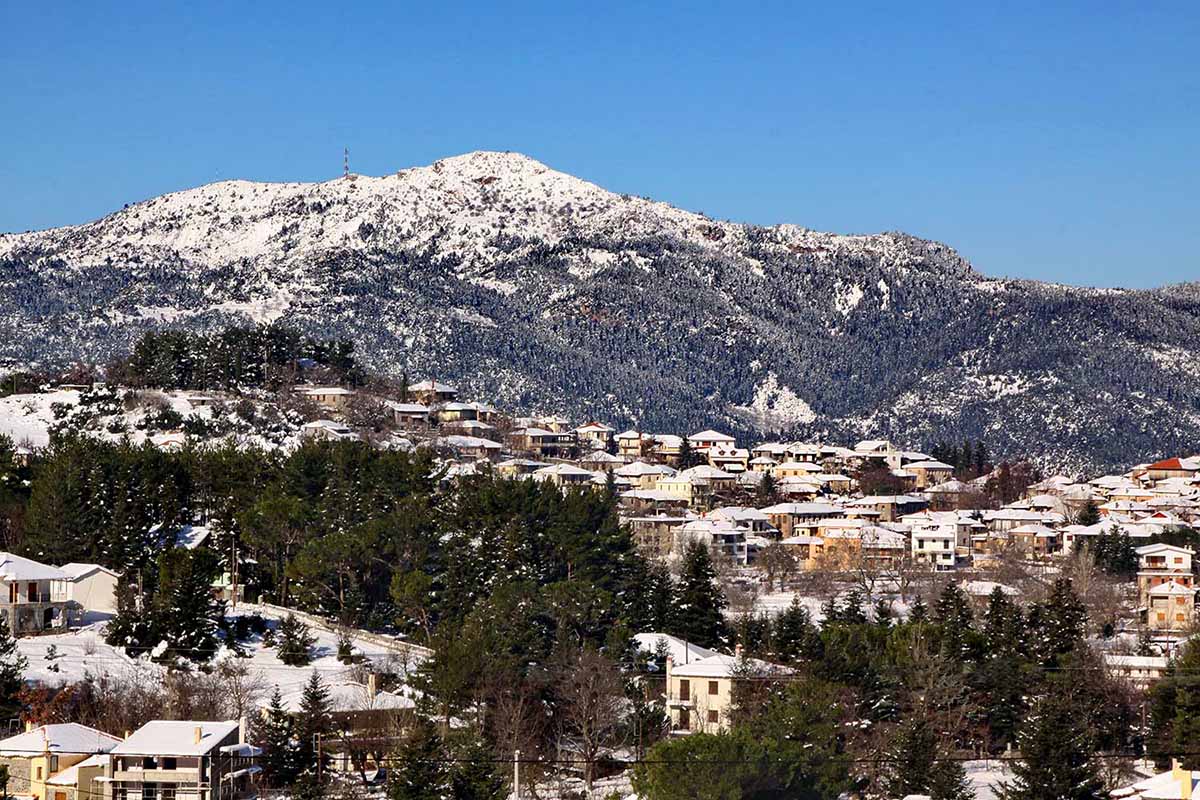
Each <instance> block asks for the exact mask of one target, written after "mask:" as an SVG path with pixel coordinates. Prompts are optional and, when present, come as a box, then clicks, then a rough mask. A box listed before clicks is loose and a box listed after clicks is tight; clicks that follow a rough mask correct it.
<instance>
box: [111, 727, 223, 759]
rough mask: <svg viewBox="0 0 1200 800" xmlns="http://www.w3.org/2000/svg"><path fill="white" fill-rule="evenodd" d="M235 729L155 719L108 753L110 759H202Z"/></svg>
mask: <svg viewBox="0 0 1200 800" xmlns="http://www.w3.org/2000/svg"><path fill="white" fill-rule="evenodd" d="M197 728H199V729H200V741H199V742H197V741H196V729H197ZM237 729H238V723H237V722H197V721H192V720H164V719H156V720H153V721H151V722H147V723H146V724H145V725H143V726H142V727H140V728H138V729H137V730H136V731H134V732H133V734H132V735H131V736H130V737H129V738H128V739H126V740H125V741H123V742H121V743H120V744H118V745H117V746H116V747H114V748H113V749H112V751H111V752H112V753H113V754H114V755H122V754H124V755H159V754H161V755H169V756H198V755H204V754H205V753H207V752H209V751H210V750H212V749H213V748H214V747H216V746H217V745H219V744H220V743H221V740H223V739H224V738H225V737H227V736H228V735H229V734H231V733H234V732H235V731H237Z"/></svg>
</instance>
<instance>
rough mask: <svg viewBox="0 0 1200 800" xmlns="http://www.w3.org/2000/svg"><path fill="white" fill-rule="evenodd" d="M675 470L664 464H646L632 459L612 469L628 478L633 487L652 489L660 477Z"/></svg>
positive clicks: (665, 476) (673, 472)
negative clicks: (630, 461) (631, 461)
mask: <svg viewBox="0 0 1200 800" xmlns="http://www.w3.org/2000/svg"><path fill="white" fill-rule="evenodd" d="M675 472H676V471H675V470H674V469H672V468H671V467H668V466H667V465H666V464H647V463H645V462H644V461H634V462H633V463H631V464H626V465H625V466H623V467H617V468H616V469H614V470H613V474H614V475H617V476H620V477H622V478H628V479H629V481H630V483H631V484H632V485H633V488H635V489H654V488H655V487H656V486H657V485H658V481H659V480H660V479H661V478H669V477H671V476H672V475H674V474H675Z"/></svg>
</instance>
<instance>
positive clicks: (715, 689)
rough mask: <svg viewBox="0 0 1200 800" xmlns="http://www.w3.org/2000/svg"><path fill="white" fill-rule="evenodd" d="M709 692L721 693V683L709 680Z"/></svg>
mask: <svg viewBox="0 0 1200 800" xmlns="http://www.w3.org/2000/svg"><path fill="white" fill-rule="evenodd" d="M708 693H709V694H720V693H721V687H720V685H719V684H718V683H717V682H716V681H709V682H708Z"/></svg>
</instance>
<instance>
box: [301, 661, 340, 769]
mask: <svg viewBox="0 0 1200 800" xmlns="http://www.w3.org/2000/svg"><path fill="white" fill-rule="evenodd" d="M332 711H333V708H332V706H330V704H329V689H328V688H326V686H325V684H324V682H323V681H322V680H321V673H319V672H317V671H316V670H313V673H312V676H311V677H310V678H309V679H308V683H307V684H305V686H304V693H303V694H302V695H301V696H300V713H299V714H298V715H297V717H296V740H297V746H296V767H297V770H298V771H299V772H301V773H304V772H309V773H314V774H315V773H317V772H321V773H325V772H326V771H327V769H328V767H329V749H328V747H318V746H319V745H320V744H321V742H322V741H323V740H324V739H326V738H328V737H329V735H330V734H331V733H333V717H332V716H331V713H332Z"/></svg>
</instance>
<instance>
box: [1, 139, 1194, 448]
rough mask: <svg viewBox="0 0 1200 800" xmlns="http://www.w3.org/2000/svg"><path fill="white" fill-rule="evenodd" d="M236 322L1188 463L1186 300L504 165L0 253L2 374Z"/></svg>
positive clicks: (507, 370) (257, 193)
mask: <svg viewBox="0 0 1200 800" xmlns="http://www.w3.org/2000/svg"><path fill="white" fill-rule="evenodd" d="M1031 257H1036V254H1031ZM247 318H249V319H253V320H257V321H273V320H283V321H286V322H287V323H289V324H290V325H293V326H295V327H297V328H299V329H301V330H303V331H305V332H308V333H311V334H313V335H318V336H321V337H323V338H334V337H336V338H347V339H351V340H353V341H354V342H355V343H356V346H357V348H358V353H359V358H360V361H361V362H362V363H364V364H365V365H366V366H368V367H370V368H374V369H376V370H378V371H380V372H388V373H393V374H396V375H399V374H401V373H407V374H409V375H411V376H414V377H418V376H419V377H430V376H436V377H437V378H439V379H442V380H449V381H455V382H458V383H460V384H462V385H463V386H465V387H466V388H467V389H468V390H469V391H470V392H471V393H472V394H474V395H477V396H479V397H486V398H491V399H493V400H494V401H495V402H497V403H499V404H502V405H504V406H508V407H512V408H520V409H530V410H545V411H560V412H567V413H571V414H572V415H574V416H576V417H578V418H582V417H593V416H594V417H599V418H603V419H607V420H610V421H612V422H613V423H614V424H619V425H624V424H637V425H641V426H645V427H647V428H649V429H656V430H671V431H679V432H687V431H690V430H692V429H698V428H701V427H711V426H715V427H725V428H729V429H732V430H734V431H739V432H745V433H751V432H756V433H767V432H771V431H778V432H781V433H785V434H788V435H792V434H795V435H828V436H836V437H838V438H853V437H857V436H864V437H865V436H892V437H895V438H896V439H898V440H900V441H904V442H907V443H912V444H913V445H921V444H926V443H930V442H932V441H933V440H934V439H949V438H952V437H956V438H963V437H971V438H973V439H980V438H982V439H983V440H985V441H987V442H988V444H989V446H990V447H991V449H992V450H993V452H996V453H999V454H1004V453H1010V454H1016V453H1021V454H1025V453H1028V454H1034V455H1037V456H1039V457H1041V458H1042V459H1043V460H1044V461H1045V462H1046V463H1047V465H1054V466H1064V467H1080V466H1084V465H1087V466H1100V465H1115V464H1125V463H1129V462H1133V461H1137V460H1141V459H1146V458H1151V457H1155V456H1160V455H1163V454H1168V453H1175V452H1178V451H1192V450H1198V449H1200V377H1197V363H1198V356H1200V293H1198V292H1197V290H1196V287H1195V286H1194V285H1190V286H1183V287H1171V288H1166V289H1161V290H1156V291H1122V290H1095V289H1080V288H1071V287H1064V286H1057V285H1051V284H1041V283H1035V282H1029V281H998V280H990V279H987V278H985V277H983V276H982V275H981V274H979V273H977V272H975V271H974V270H973V269H972V268H971V266H970V265H969V264H968V263H967V262H966V261H965V260H964V259H962V258H961V257H959V256H958V255H957V254H956V253H955V252H954V251H953V250H952V249H950V248H948V247H946V246H945V245H942V244H938V243H936V242H930V241H925V240H921V239H917V238H914V237H911V236H907V235H904V234H900V233H885V234H879V235H871V236H841V235H834V234H828V233H819V232H814V231H810V230H806V229H804V228H799V227H795V226H791V225H782V226H777V227H758V226H753V225H743V224H735V223H729V222H720V221H716V220H711V219H708V218H707V217H705V216H703V215H699V214H693V213H689V212H685V211H682V210H679V209H676V208H673V207H671V206H668V205H665V204H662V203H655V202H651V201H649V200H645V199H641V198H636V197H631V196H628V195H617V194H613V193H611V192H607V191H605V190H603V189H601V188H599V187H597V186H595V185H593V184H590V183H587V182H585V181H582V180H579V179H577V178H574V177H571V176H569V175H565V174H563V173H559V172H555V171H554V170H551V169H549V168H547V167H546V166H544V165H542V164H540V163H538V162H536V161H534V160H532V159H529V158H526V157H524V156H521V155H517V154H508V153H492V152H478V153H471V154H467V155H464V156H459V157H455V158H449V159H445V160H443V161H439V162H437V163H435V164H433V165H432V166H429V167H422V168H414V169H408V170H402V171H400V172H398V173H396V174H393V175H388V176H384V177H378V178H375V177H365V176H352V177H351V178H350V179H340V178H339V179H336V180H332V181H328V182H325V183H319V184H304V183H286V184H264V183H252V182H247V181H228V182H223V183H217V184H212V185H208V186H202V187H200V188H197V189H192V190H188V191H183V192H177V193H174V194H169V195H164V196H162V197H158V198H155V199H152V200H148V201H145V202H142V203H136V204H133V205H130V206H128V207H126V208H125V209H123V210H121V211H118V212H117V213H115V214H112V215H110V216H108V217H105V218H103V219H100V220H97V221H95V222H91V223H88V224H85V225H79V226H73V227H68V228H58V229H54V230H48V231H42V232H32V233H23V234H13V235H5V236H0V358H2V359H5V360H6V361H7V362H8V363H10V364H13V365H16V364H28V363H32V362H41V363H43V364H45V363H57V362H64V361H70V360H75V359H87V360H104V359H106V358H108V357H111V356H113V355H116V354H119V353H121V352H123V351H124V350H125V349H126V348H127V347H128V345H129V343H130V342H131V341H132V340H133V339H134V338H136V337H137V336H138V335H139V334H140V333H141V332H143V331H144V330H146V329H149V328H156V327H161V326H163V325H176V326H186V327H188V328H193V329H199V328H214V327H218V326H224V325H228V324H230V323H231V322H235V321H238V320H245V319H247Z"/></svg>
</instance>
